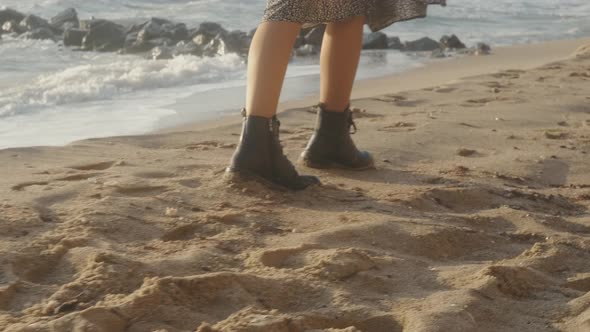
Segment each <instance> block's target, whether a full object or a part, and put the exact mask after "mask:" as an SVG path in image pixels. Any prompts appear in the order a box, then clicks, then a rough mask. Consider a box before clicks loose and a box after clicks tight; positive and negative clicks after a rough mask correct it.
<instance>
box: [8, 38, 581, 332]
mask: <svg viewBox="0 0 590 332" xmlns="http://www.w3.org/2000/svg"><path fill="white" fill-rule="evenodd" d="M576 43H577V44H581V43H582V41H577V42H572V44H576ZM583 43H585V44H590V43H588V42H587V40H586V41H583ZM522 48H523V49H524V48H526V47H525V46H523V47H522ZM529 49H532V50H533V51H530V53H529V58H530V59H529V61H527V63H529V64H532V63H535V66H536V68H533V69H530V68H529V67H528V66H527V67H526V68H527V69H522V68H523V67H524V66H523V67H520V66H516V67H515V68H512V69H503V70H501V71H494V70H492V69H490V71H488V73H487V74H477V75H476V76H470V77H467V78H464V79H452V80H445V81H444V82H440V78H437V77H439V76H438V75H437V72H436V70H435V69H432V67H431V69H430V70H431V71H430V74H431V75H430V76H431V77H432V78H431V81H427V82H423V83H422V84H423V87H421V88H417V87H416V86H413V85H411V84H408V85H407V86H406V87H407V88H408V89H415V90H412V91H402V92H398V88H395V87H391V89H390V90H388V87H387V86H383V82H381V83H377V85H376V86H375V87H374V88H373V90H372V91H374V92H375V93H374V94H372V95H368V96H362V98H360V99H357V100H355V102H354V106H355V107H357V108H358V110H357V112H356V117H357V120H356V121H357V125H358V127H359V132H358V133H357V134H356V135H355V140H356V142H357V143H358V145H359V146H362V147H363V148H365V149H367V150H370V151H372V152H373V153H374V155H375V157H376V160H377V166H378V167H377V169H376V170H374V171H368V172H360V173H357V172H344V171H317V170H309V169H305V168H303V167H299V170H300V171H301V172H302V173H307V174H314V175H317V176H319V177H320V178H321V180H322V182H323V185H322V186H318V187H314V188H311V189H308V190H306V191H303V192H280V191H273V190H271V189H268V188H266V187H264V186H262V185H259V184H256V183H245V184H244V183H240V184H235V183H233V184H232V183H228V182H227V181H226V180H224V179H223V176H222V175H223V171H224V167H225V166H226V163H227V161H228V159H229V158H230V155H231V153H232V151H233V149H234V148H235V143H236V140H237V139H238V135H239V132H240V127H239V124H236V123H230V124H225V125H221V126H210V127H209V128H206V129H203V128H202V129H199V130H196V129H194V130H187V131H181V132H172V133H159V134H153V135H146V136H135V137H114V138H106V139H91V140H85V141H80V142H76V143H73V144H70V145H68V146H65V147H53V148H51V147H38V148H23V149H9V150H2V151H0V171H1V174H3V176H2V177H1V178H0V267H1V270H0V330H2V331H91V332H95V331H96V332H118V331H129V332H143V331H159V332H162V331H168V332H177V331H195V330H197V331H200V332H206V331H241V332H246V331H247V332H267V331H270V332H283V331H285V332H286V331H347V332H353V331H376V332H377V331H394V332H395V331H402V330H404V331H531V332H532V331H589V330H590V213H589V212H588V208H589V207H590V174H589V172H588V161H589V154H590V46H588V47H585V48H583V47H582V48H579V49H578V50H577V51H575V52H574V53H573V54H572V55H571V56H569V57H567V58H565V59H562V60H560V61H557V62H555V61H554V62H552V63H548V64H541V63H539V62H541V60H546V59H545V57H544V55H543V53H542V52H540V51H539V49H535V46H531V48H529ZM549 51H550V50H548V52H549ZM572 51H573V49H572V50H567V53H568V54H571V53H572ZM562 52H563V50H562ZM518 54H522V53H518ZM519 56H520V57H522V55H519ZM537 56H538V57H540V59H541V60H539V58H538V57H537ZM464 60H465V62H464V63H465V66H467V67H469V66H470V64H469V61H476V60H471V59H464ZM477 61H483V60H477ZM504 61H508V62H506V63H510V61H509V60H507V59H504ZM506 63H505V64H504V65H506ZM515 63H518V62H515ZM491 67H493V66H490V68H491ZM531 67H532V65H531ZM447 78H448V77H447ZM390 79H391V78H390ZM429 83H430V84H429ZM359 89H361V90H362V89H368V88H366V87H365V88H362V87H361V88H359ZM358 91H359V90H357V93H358ZM366 91H371V89H368V90H366ZM387 91H395V92H387ZM314 116H315V115H314V110H313V109H312V108H309V107H302V108H296V109H291V110H289V111H287V112H283V113H282V114H281V120H282V122H283V124H284V125H283V127H282V140H283V143H284V145H285V151H286V153H287V154H288V155H289V156H290V158H291V159H292V160H295V159H296V158H297V155H298V154H299V152H300V151H301V149H302V148H303V146H304V144H305V143H306V141H307V140H308V138H309V137H310V134H311V132H312V127H313V120H314ZM229 122H231V121H229Z"/></svg>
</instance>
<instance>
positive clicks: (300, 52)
mask: <svg viewBox="0 0 590 332" xmlns="http://www.w3.org/2000/svg"><path fill="white" fill-rule="evenodd" d="M0 27H1V29H0V36H1V35H2V34H11V35H13V36H17V37H18V38H27V39H48V40H53V41H55V42H60V43H63V45H64V46H69V47H73V48H76V49H79V50H82V51H95V52H118V53H121V54H137V55H141V56H144V57H148V58H152V59H154V60H159V59H170V58H173V57H175V56H179V55H194V56H201V57H202V56H209V57H211V56H217V55H224V54H228V53H237V54H239V55H241V56H244V57H245V56H246V55H247V54H248V49H249V47H250V43H251V42H252V37H253V36H254V33H255V31H256V30H255V29H254V30H252V31H250V32H244V31H240V30H233V31H229V30H227V29H225V28H224V27H222V26H221V25H220V24H219V23H215V22H203V23H201V24H199V25H198V26H196V27H190V28H189V27H187V25H186V24H185V23H179V22H173V21H170V20H167V19H163V18H156V17H154V18H150V19H148V20H146V21H144V22H141V23H137V22H136V23H133V24H129V23H122V22H115V21H111V20H105V19H94V18H93V19H90V20H80V19H79V18H78V14H77V12H76V10H75V9H74V8H69V9H66V10H64V11H62V12H61V13H59V14H57V15H56V16H55V17H53V18H51V19H50V20H46V19H44V18H41V17H38V16H35V15H27V14H23V13H20V12H18V11H15V10H12V9H3V10H0ZM324 32H325V26H324V25H319V26H316V27H313V28H309V29H302V30H301V32H300V34H299V36H298V38H297V40H296V42H295V45H294V49H293V55H294V56H310V55H316V54H318V53H319V52H320V50H321V46H322V42H323V37H324ZM363 49H365V50H388V49H389V50H398V51H401V52H409V53H416V54H421V55H423V54H431V56H432V57H436V58H438V57H446V56H449V55H452V54H454V53H466V54H478V55H479V54H488V53H489V52H490V50H491V48H490V47H489V46H488V45H486V44H483V43H480V44H478V45H476V46H474V47H471V48H467V46H466V45H465V44H464V43H463V42H462V41H461V40H460V39H459V38H458V37H457V36H455V35H451V36H443V37H442V38H440V39H439V40H438V41H437V40H434V39H432V38H429V37H424V38H420V39H417V40H412V41H404V42H402V41H401V40H400V38H399V37H392V36H388V35H387V34H385V33H383V32H374V33H371V34H366V35H365V36H364V40H363Z"/></svg>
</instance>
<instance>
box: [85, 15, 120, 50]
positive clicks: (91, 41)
mask: <svg viewBox="0 0 590 332" xmlns="http://www.w3.org/2000/svg"><path fill="white" fill-rule="evenodd" d="M88 25H89V29H88V33H87V34H86V36H85V37H84V40H83V41H82V48H83V49H84V50H86V51H99V52H114V51H117V50H119V49H121V48H123V46H124V45H125V29H124V28H123V27H122V26H121V25H119V24H116V23H113V22H111V21H107V20H93V21H91V22H89V24H88Z"/></svg>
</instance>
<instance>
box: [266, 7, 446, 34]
mask: <svg viewBox="0 0 590 332" xmlns="http://www.w3.org/2000/svg"><path fill="white" fill-rule="evenodd" d="M430 4H440V5H443V6H444V5H446V0H267V6H266V10H265V11H264V16H263V18H262V21H263V22H264V21H285V22H297V23H301V24H303V26H304V27H310V26H314V25H317V24H322V23H329V22H338V21H343V20H346V19H349V18H351V17H355V16H365V17H366V22H367V24H368V25H369V27H370V28H371V30H373V31H378V30H381V29H383V28H385V27H387V26H389V25H391V24H393V23H395V22H399V21H406V20H411V19H414V18H420V17H425V16H426V9H427V7H428V5H430Z"/></svg>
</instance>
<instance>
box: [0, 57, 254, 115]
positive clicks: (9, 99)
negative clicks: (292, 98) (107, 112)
mask: <svg viewBox="0 0 590 332" xmlns="http://www.w3.org/2000/svg"><path fill="white" fill-rule="evenodd" d="M244 68H245V65H244V63H243V59H241V58H240V57H239V56H238V55H235V54H228V55H224V56H219V57H214V58H199V57H194V56H178V57H175V58H174V59H171V60H159V61H152V60H146V59H142V58H138V57H132V56H125V57H121V56H120V57H119V59H118V60H117V61H113V62H107V63H93V62H92V61H90V63H85V64H79V65H76V66H72V67H69V68H66V69H63V70H60V71H57V72H54V73H49V74H44V75H41V76H39V77H38V78H36V79H34V80H33V81H32V82H29V83H26V84H22V85H17V86H14V87H9V88H6V89H2V90H1V91H0V117H7V116H14V115H22V114H26V113H29V112H35V111H40V110H43V109H46V108H48V107H51V106H57V105H65V104H74V103H82V102H89V101H99V100H109V99H113V98H117V97H118V96H121V95H125V94H130V93H134V92H139V91H148V90H150V91H151V90H154V89H163V88H172V87H179V86H190V85H197V84H208V83H215V82H220V81H229V80H236V79H241V78H243V77H244V75H245V74H244V73H245V70H244Z"/></svg>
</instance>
